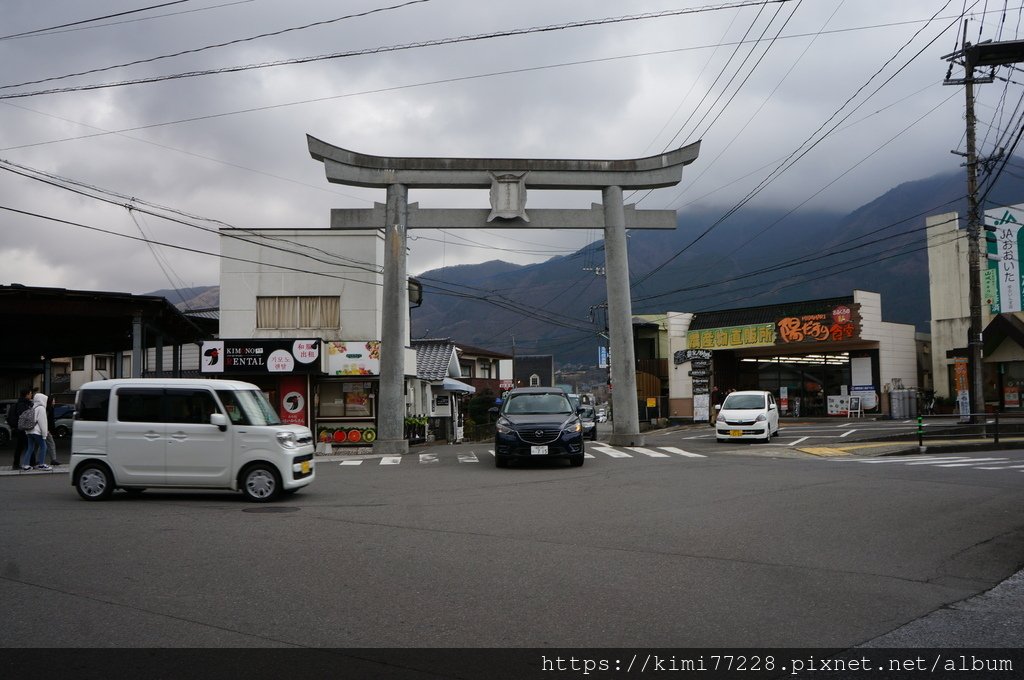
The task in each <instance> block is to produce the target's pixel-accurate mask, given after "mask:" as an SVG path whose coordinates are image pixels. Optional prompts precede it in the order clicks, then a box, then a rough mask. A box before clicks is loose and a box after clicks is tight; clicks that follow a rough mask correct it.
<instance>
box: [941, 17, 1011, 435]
mask: <svg viewBox="0 0 1024 680" xmlns="http://www.w3.org/2000/svg"><path fill="white" fill-rule="evenodd" d="M963 34H964V39H963V43H962V48H961V49H960V50H959V51H957V52H954V53H953V54H948V55H946V56H945V57H943V59H945V60H946V61H949V62H950V73H952V64H953V62H955V61H958V60H960V59H962V60H963V66H964V77H963V79H954V78H950V77H949V76H948V75H947V77H946V80H945V81H944V82H943V85H963V86H964V94H965V98H966V109H967V111H966V121H967V162H966V166H967V256H968V258H970V262H969V263H968V270H967V272H968V281H967V283H968V296H969V297H968V301H969V304H970V326H969V330H968V338H967V349H968V352H969V354H968V366H969V368H970V373H971V383H970V384H971V413H972V414H974V415H978V416H982V417H983V416H984V413H985V394H984V386H985V383H984V380H983V376H982V361H981V349H982V344H983V342H982V330H983V329H982V316H981V232H982V216H981V206H980V205H979V201H978V150H977V146H976V144H977V141H976V127H977V118H976V117H975V114H974V84H975V83H991V82H992V81H993V80H994V77H993V75H989V76H985V77H981V78H975V76H974V70H975V69H976V68H979V67H984V66H989V67H993V68H994V67H995V66H1000V65H1005V64H1013V63H1017V62H1020V61H1024V41H1021V40H1012V41H1006V42H998V43H994V42H992V41H985V42H983V43H979V44H978V45H971V43H969V42H967V22H966V21H964V33H963Z"/></svg>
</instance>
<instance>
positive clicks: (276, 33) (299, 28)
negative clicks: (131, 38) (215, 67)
mask: <svg viewBox="0 0 1024 680" xmlns="http://www.w3.org/2000/svg"><path fill="white" fill-rule="evenodd" d="M183 1H187V0H183ZM424 2H430V0H408V1H407V2H403V3H402V4H400V5H391V6H390V7H378V8H376V9H371V10H367V11H365V12H358V13H356V14H347V15H345V16H342V17H337V18H334V19H325V20H324V21H315V22H313V23H310V24H305V25H302V26H292V27H289V28H282V29H281V30H278V31H272V32H270V33H260V34H259V35H253V36H249V37H248V38H238V39H237V40H228V41H226V42H222V43H217V44H215V45H206V46H204V47H196V48H193V49H188V50H181V51H180V52H174V53H172V54H162V55H160V56H157V57H149V58H147V59H136V60H135V61H128V62H125V63H123V64H113V65H111V66H103V67H100V68H93V69H88V70H86V71H78V72H75V73H66V74H64V75H61V76H50V77H49V78H40V79H39V80H26V81H25V82H23V83H14V84H10V85H0V90H7V89H10V88H12V87H24V86H26V85H38V84H39V83H49V82H52V81H54V80H64V79H65V78H74V77H77V76H86V75H90V74H93V73H102V72H104V71H112V70H113V69H117V68H126V67H128V66H138V65H139V64H150V63H153V62H155V61H160V60H162V59H172V58H174V57H181V56H184V55H186V54H196V53H198V52H205V51H206V50H213V49H218V48H220V47H228V46H230V45H238V44H240V43H245V42H251V41H253V40H260V39H262V38H270V37H275V36H279V35H284V34H285V33H292V32H294V31H304V30H306V29H308V28H316V27H319V26H326V25H328V24H334V23H337V22H339V21H345V20H347V19H355V18H359V17H365V16H369V15H371V14H377V13H380V12H389V11H391V10H397V9H402V8H404V7H408V6H410V5H418V4H420V3H424Z"/></svg>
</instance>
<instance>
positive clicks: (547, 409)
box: [505, 394, 572, 415]
mask: <svg viewBox="0 0 1024 680" xmlns="http://www.w3.org/2000/svg"><path fill="white" fill-rule="evenodd" d="M505 413H508V414H512V415H515V414H519V415H525V414H533V415H536V414H549V413H550V414H556V413H566V414H568V413H572V407H571V406H570V405H569V400H568V399H566V397H565V395H564V394H514V395H512V396H510V397H509V398H508V401H507V402H505Z"/></svg>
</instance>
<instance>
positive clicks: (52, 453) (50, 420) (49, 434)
mask: <svg viewBox="0 0 1024 680" xmlns="http://www.w3.org/2000/svg"><path fill="white" fill-rule="evenodd" d="M56 431H57V419H56V418H55V417H54V414H53V400H52V399H48V400H47V402H46V458H45V459H44V460H48V461H50V465H60V461H59V460H57V441H56V440H55V439H54V438H53V433H54V432H56ZM40 462H43V461H40Z"/></svg>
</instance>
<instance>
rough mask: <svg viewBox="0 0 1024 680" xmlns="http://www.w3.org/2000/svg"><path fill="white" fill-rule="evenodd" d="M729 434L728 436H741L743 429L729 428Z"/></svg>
mask: <svg viewBox="0 0 1024 680" xmlns="http://www.w3.org/2000/svg"><path fill="white" fill-rule="evenodd" d="M729 436H730V437H742V436H743V430H729Z"/></svg>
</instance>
